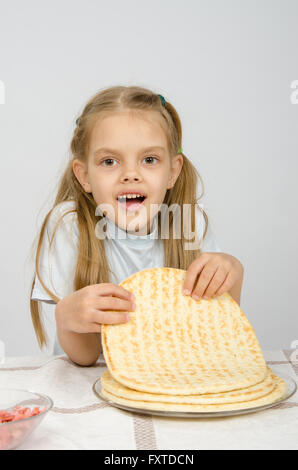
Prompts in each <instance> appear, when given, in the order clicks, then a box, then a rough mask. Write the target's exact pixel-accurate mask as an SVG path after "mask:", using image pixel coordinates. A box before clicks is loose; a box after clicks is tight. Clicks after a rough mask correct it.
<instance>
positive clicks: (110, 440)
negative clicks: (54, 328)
mask: <svg viewBox="0 0 298 470" xmlns="http://www.w3.org/2000/svg"><path fill="white" fill-rule="evenodd" d="M263 353H264V356H265V359H266V362H267V364H268V365H269V367H270V366H272V368H274V371H275V372H276V373H277V374H278V373H284V374H287V375H288V376H290V377H292V378H293V379H294V380H295V381H296V383H298V362H297V354H296V353H297V351H291V350H280V351H263ZM104 370H106V364H105V362H104V358H103V357H102V356H101V357H100V358H99V360H98V361H97V363H96V364H95V365H94V366H92V367H80V366H78V365H76V364H74V363H73V362H72V361H70V360H69V358H68V357H67V356H65V355H64V356H49V357H45V356H40V357H14V358H13V357H11V358H9V357H8V358H6V359H5V362H4V363H2V364H0V387H4V388H7V387H9V388H22V389H26V390H32V391H36V392H40V393H45V394H46V395H49V396H50V397H51V398H52V400H53V402H54V406H53V408H52V410H51V411H50V412H49V413H48V415H47V416H46V417H45V418H44V420H43V421H42V422H41V424H40V426H39V427H38V428H36V429H35V430H34V431H33V433H32V434H31V435H30V436H28V438H27V439H26V441H24V443H23V444H22V445H21V446H20V447H19V449H105V450H116V449H125V450H141V449H142V450H147V449H155V450H162V449H164V450H165V449H170V450H175V449H178V450H210V449H296V450H297V449H298V393H297V392H296V393H295V394H294V395H293V396H292V397H291V398H290V399H289V400H287V401H286V402H283V403H280V404H279V405H276V406H275V407H274V408H269V409H267V410H264V411H259V412H257V413H251V414H247V415H239V416H232V417H222V418H209V419H208V418H204V419H198V418H191V419H184V418H168V417H159V416H146V415H141V414H136V413H131V412H128V411H124V410H120V409H118V408H115V407H113V406H111V405H109V404H108V403H106V402H105V401H102V400H100V399H99V398H97V397H96V396H95V394H94V392H93V390H92V386H93V384H94V382H95V381H96V380H97V379H98V378H99V377H100V375H101V374H102V373H103V371H104Z"/></svg>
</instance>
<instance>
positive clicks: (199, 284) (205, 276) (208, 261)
mask: <svg viewBox="0 0 298 470" xmlns="http://www.w3.org/2000/svg"><path fill="white" fill-rule="evenodd" d="M242 274H243V266H242V264H241V263H240V261H239V260H238V259H237V258H235V257H234V256H232V255H228V254H226V253H201V254H200V255H199V256H198V257H197V258H196V259H195V260H194V261H193V262H192V263H191V264H190V266H189V268H188V270H187V272H186V276H185V280H184V284H183V289H182V290H183V293H184V294H186V295H191V296H192V297H193V298H194V299H196V300H199V299H200V298H201V297H203V298H205V299H206V298H209V297H215V296H218V295H221V294H223V293H224V292H228V291H229V290H230V289H231V288H232V287H233V285H234V284H235V283H236V282H237V281H238V280H239V279H240V278H241V276H242ZM198 276H199V278H198ZM197 278H198V279H197ZM185 290H187V291H188V292H186V291H185Z"/></svg>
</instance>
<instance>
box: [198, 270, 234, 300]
mask: <svg viewBox="0 0 298 470" xmlns="http://www.w3.org/2000/svg"><path fill="white" fill-rule="evenodd" d="M228 274H229V272H227V271H226V270H225V269H224V268H221V267H219V268H218V269H217V271H216V272H215V274H214V276H213V278H212V279H211V281H210V282H209V284H208V286H207V288H206V290H205V292H204V293H203V297H207V298H209V297H213V296H214V295H215V292H216V291H217V290H218V289H219V288H220V286H222V285H223V283H224V282H225V280H226V278H227V276H228Z"/></svg>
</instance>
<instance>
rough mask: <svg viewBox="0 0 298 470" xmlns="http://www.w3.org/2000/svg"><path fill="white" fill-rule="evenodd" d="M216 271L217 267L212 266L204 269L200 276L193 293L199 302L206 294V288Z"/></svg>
mask: <svg viewBox="0 0 298 470" xmlns="http://www.w3.org/2000/svg"><path fill="white" fill-rule="evenodd" d="M216 270H217V267H216V266H214V265H211V264H209V265H208V266H205V267H204V269H203V271H202V272H201V274H200V275H199V279H198V282H197V284H196V287H195V289H194V291H193V293H192V297H193V298H194V299H197V300H198V299H200V298H201V297H202V296H203V293H204V292H205V289H206V287H207V286H208V284H209V282H210V281H211V279H212V278H213V276H214V274H215V272H216Z"/></svg>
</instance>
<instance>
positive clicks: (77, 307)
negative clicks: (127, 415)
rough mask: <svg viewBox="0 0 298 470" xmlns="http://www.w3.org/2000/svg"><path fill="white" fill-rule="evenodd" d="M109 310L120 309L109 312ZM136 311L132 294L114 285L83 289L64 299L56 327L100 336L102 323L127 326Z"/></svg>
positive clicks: (57, 315)
mask: <svg viewBox="0 0 298 470" xmlns="http://www.w3.org/2000/svg"><path fill="white" fill-rule="evenodd" d="M106 310H119V313H118V312H106ZM132 310H135V306H134V303H133V299H132V293H130V292H129V291H127V290H125V289H124V288H123V287H121V286H118V285H117V284H112V283H100V284H93V285H91V286H86V287H83V288H82V289H79V290H77V291H75V292H73V293H72V294H70V295H68V296H67V297H64V298H63V299H61V300H60V301H59V302H58V303H57V305H56V309H55V316H56V322H57V326H58V327H59V328H60V329H61V330H62V331H74V332H76V333H100V331H101V324H107V323H110V324H115V323H124V322H126V321H128V320H129V314H128V312H129V311H132Z"/></svg>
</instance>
